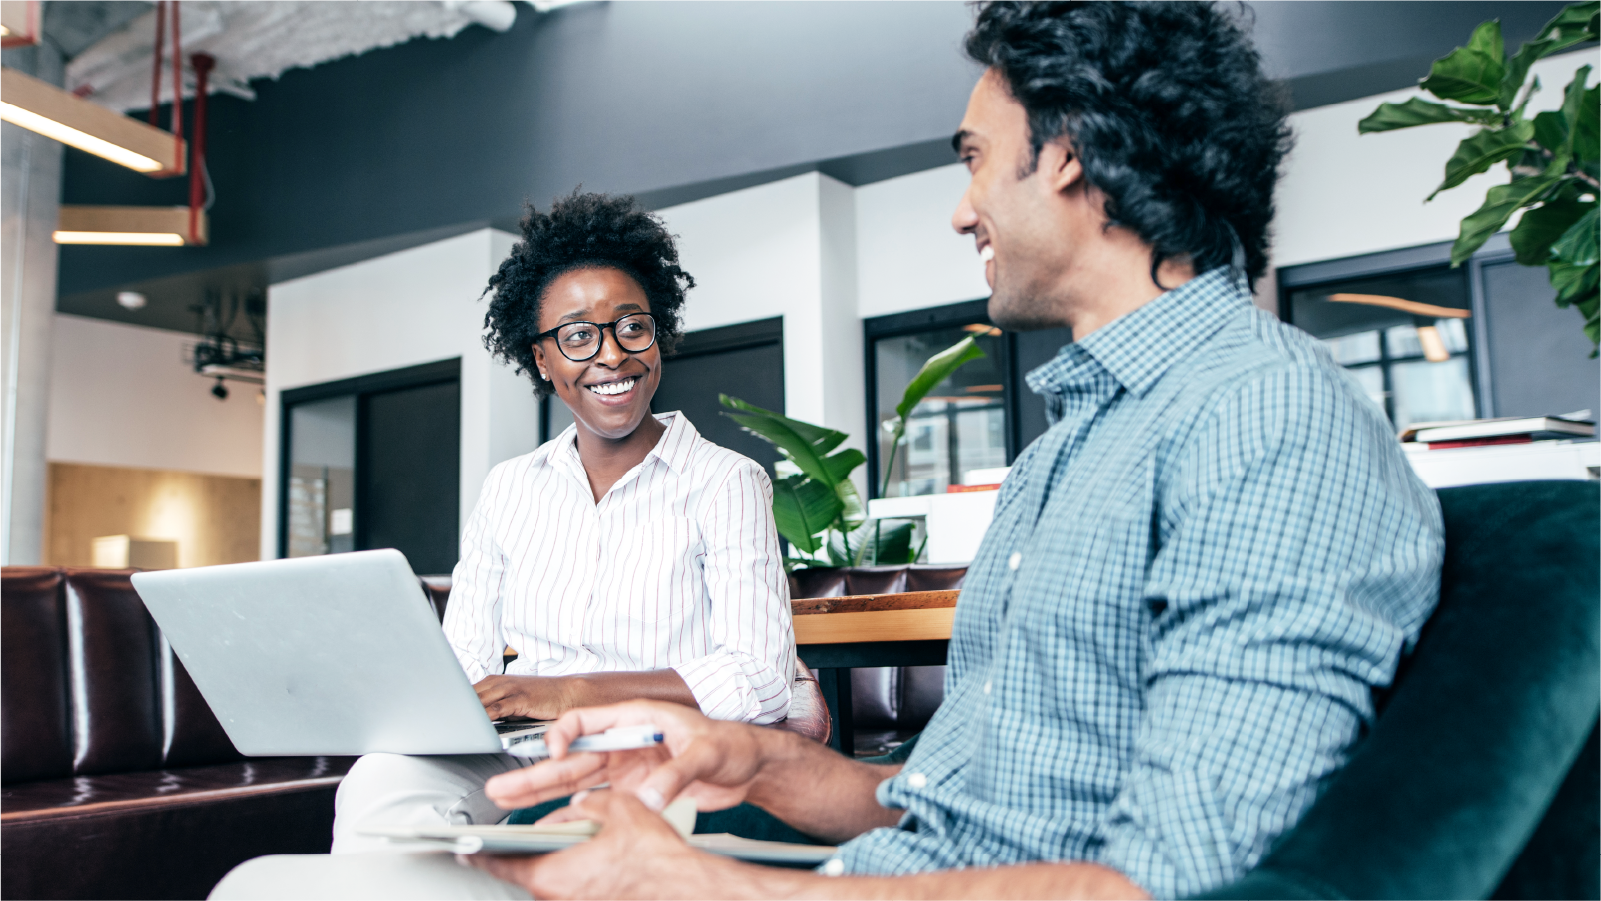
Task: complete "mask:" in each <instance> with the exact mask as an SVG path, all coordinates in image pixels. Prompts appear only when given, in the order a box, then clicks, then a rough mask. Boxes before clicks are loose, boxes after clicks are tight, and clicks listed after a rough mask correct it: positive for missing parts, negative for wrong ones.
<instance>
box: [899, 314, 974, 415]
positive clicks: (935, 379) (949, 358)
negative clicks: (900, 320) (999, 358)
mask: <svg viewBox="0 0 1601 901" xmlns="http://www.w3.org/2000/svg"><path fill="white" fill-rule="evenodd" d="M984 355H985V354H984V351H982V350H980V349H979V346H978V342H977V341H975V340H973V336H972V335H968V336H967V337H966V338H963V339H962V340H960V341H958V342H956V343H955V344H952V345H951V346H950V347H947V348H946V349H944V350H942V351H940V352H939V353H937V354H935V355H933V356H932V357H929V358H928V362H927V363H924V364H923V368H922V369H919V370H917V375H916V376H915V377H914V378H913V379H912V383H911V384H910V385H907V386H906V393H905V394H902V395H901V402H900V403H898V404H896V405H895V414H896V415H897V416H899V417H900V418H901V419H905V418H906V417H907V415H908V414H910V413H911V412H912V408H913V407H915V406H917V405H918V404H919V403H921V402H922V400H923V398H924V397H926V396H927V395H928V392H930V391H933V390H934V386H935V385H938V384H939V383H940V382H943V381H945V380H946V379H948V378H950V376H951V373H953V372H955V371H956V370H957V369H960V368H961V367H962V365H963V364H965V363H968V362H969V361H972V360H977V359H979V358H980V357H983V356H984Z"/></svg>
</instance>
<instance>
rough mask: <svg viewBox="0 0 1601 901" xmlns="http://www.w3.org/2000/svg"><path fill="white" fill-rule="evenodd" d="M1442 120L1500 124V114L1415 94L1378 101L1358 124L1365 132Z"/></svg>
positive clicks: (1359, 128) (1363, 132) (1361, 132)
mask: <svg viewBox="0 0 1601 901" xmlns="http://www.w3.org/2000/svg"><path fill="white" fill-rule="evenodd" d="M1439 122H1477V123H1479V124H1481V125H1499V124H1501V115H1500V114H1499V113H1497V112H1496V111H1495V110H1487V109H1464V108H1462V107H1460V106H1446V105H1445V104H1443V103H1431V102H1430V101H1428V100H1424V99H1422V98H1421V97H1413V98H1412V99H1410V100H1408V101H1407V102H1405V103H1381V104H1379V108H1378V109H1376V110H1374V111H1373V112H1371V113H1369V114H1368V117H1367V118H1366V119H1363V120H1362V121H1361V122H1358V123H1356V130H1357V133H1358V134H1364V135H1365V134H1372V133H1374V132H1380V131H1395V130H1396V129H1398V128H1412V127H1413V126H1416V125H1434V124H1436V123H1439Z"/></svg>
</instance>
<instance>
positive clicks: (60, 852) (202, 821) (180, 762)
mask: <svg viewBox="0 0 1601 901" xmlns="http://www.w3.org/2000/svg"><path fill="white" fill-rule="evenodd" d="M129 575H130V572H129V571H113V570H88V569H59V568H50V567H6V568H5V569H4V570H3V571H0V640H3V643H4V647H3V656H0V719H3V726H0V745H3V748H0V750H3V757H0V783H3V788H0V847H3V850H4V867H3V868H0V896H4V897H5V898H204V897H205V896H206V894H207V893H208V892H210V891H211V888H212V886H213V885H215V884H216V883H217V881H218V880H219V879H221V878H222V877H223V875H224V874H225V873H227V872H228V870H230V869H232V868H233V867H234V866H235V865H237V864H239V863H242V862H244V861H245V860H248V859H250V858H252V857H256V856H259V855H262V854H305V853H314V852H319V851H327V850H328V846H329V843H330V837H331V829H332V826H333V795H334V790H335V789H336V788H337V786H338V784H339V780H340V778H342V777H343V775H344V773H345V771H346V770H348V769H349V768H350V764H351V763H352V762H353V758H333V757H297V758H253V759H249V760H247V759H245V758H243V757H241V756H240V754H239V752H238V751H237V750H235V748H234V746H233V743H232V742H230V741H229V740H228V736H227V734H226V733H224V732H223V729H222V726H221V725H220V724H219V723H218V722H217V718H216V717H215V716H214V715H213V714H212V712H211V708H210V707H208V706H207V705H206V702H205V700H204V699H203V698H201V696H200V693H199V691H198V690H196V688H195V685H194V682H193V681H192V680H190V678H189V675H188V673H186V672H185V671H184V668H183V664H182V663H180V662H179V661H178V659H177V658H176V657H175V656H173V654H172V651H171V649H170V648H169V647H167V645H166V643H165V642H164V641H163V640H162V637H161V633H160V630H159V629H157V628H156V625H155V623H154V621H152V620H151V619H150V615H149V614H148V613H147V612H146V611H145V607H144V604H143V603H142V602H141V601H140V600H139V596H138V595H137V594H136V593H135V592H134V590H133V586H132V585H131V584H130V582H129V580H128V576H129Z"/></svg>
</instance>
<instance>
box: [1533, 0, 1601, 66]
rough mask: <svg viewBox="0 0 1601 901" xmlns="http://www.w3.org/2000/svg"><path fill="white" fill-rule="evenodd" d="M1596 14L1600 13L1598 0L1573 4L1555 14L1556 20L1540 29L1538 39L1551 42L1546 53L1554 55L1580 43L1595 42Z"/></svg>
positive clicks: (1600, 8)
mask: <svg viewBox="0 0 1601 901" xmlns="http://www.w3.org/2000/svg"><path fill="white" fill-rule="evenodd" d="M1597 13H1601V2H1598V0H1591V2H1589V3H1575V4H1573V5H1572V6H1569V7H1567V8H1566V9H1564V10H1562V12H1560V13H1557V15H1556V18H1554V19H1552V20H1551V21H1549V22H1547V23H1545V27H1544V28H1542V29H1540V34H1539V37H1540V38H1541V39H1543V40H1549V41H1551V42H1552V43H1551V48H1550V49H1549V50H1547V51H1546V53H1547V54H1550V53H1556V52H1557V51H1559V50H1565V49H1567V48H1568V47H1572V46H1573V45H1574V44H1578V43H1580V42H1582V41H1593V40H1595V39H1596V31H1597V22H1596V16H1597Z"/></svg>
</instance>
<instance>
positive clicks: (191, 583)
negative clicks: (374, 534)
mask: <svg viewBox="0 0 1601 901" xmlns="http://www.w3.org/2000/svg"><path fill="white" fill-rule="evenodd" d="M133 587H134V589H135V590H137V591H138V592H139V597H140V598H142V599H143V600H144V602H145V606H146V607H147V608H149V610H150V615H151V616H153V617H155V620H156V623H157V624H158V625H160V626H161V631H162V632H164V633H166V636H167V640H168V641H169V642H171V643H172V649H173V651H174V652H175V653H176V654H177V655H178V659H179V660H181V661H183V665H184V668H185V669H187V670H188V671H189V675H190V676H192V677H193V678H194V680H195V685H196V686H197V687H199V689H200V694H201V695H203V696H204V697H205V699H206V703H208V704H210V705H211V709H212V711H213V712H215V713H216V714H217V719H218V720H220V721H221V722H222V727H223V729H225V730H227V732H228V737H229V738H230V739H233V743H234V746H235V747H237V748H238V749H239V750H240V752H241V753H244V754H248V755H251V756H258V757H266V756H289V755H316V754H337V755H346V754H351V755H354V754H370V753H373V752H377V751H388V752H391V753H396V754H480V753H494V752H497V751H501V750H503V749H505V748H508V747H510V746H512V745H513V744H518V743H521V742H524V741H529V740H532V739H534V738H536V737H537V736H539V735H540V734H541V733H542V732H543V731H544V728H545V726H544V724H540V723H533V722H522V723H499V724H497V723H492V722H490V720H489V717H488V715H487V714H485V713H484V708H483V705H482V704H480V703H479V702H478V695H477V694H476V693H475V692H474V691H473V687H472V683H470V682H469V681H468V680H467V674H466V673H465V672H464V671H463V670H462V668H461V665H460V664H459V663H457V662H456V655H455V654H454V653H453V652H452V651H451V649H450V644H449V642H447V641H446V640H445V634H444V632H443V631H442V630H441V629H440V628H439V618H438V616H437V614H435V613H434V608H433V605H432V604H430V603H429V602H428V599H427V598H426V597H425V596H424V595H423V591H422V586H421V585H420V584H419V583H418V581H417V577H416V576H415V575H413V574H412V571H411V567H410V566H409V565H407V563H406V558H405V556H404V555H402V554H401V553H400V552H399V551H396V550H382V551H359V552H357V553H351V554H330V555H328V556H324V557H297V558H293V559H288V560H271V561H267V562H262V563H236V564H230V565H227V566H207V567H201V568H198V569H170V570H165V571H161V572H148V573H136V574H134V577H133Z"/></svg>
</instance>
